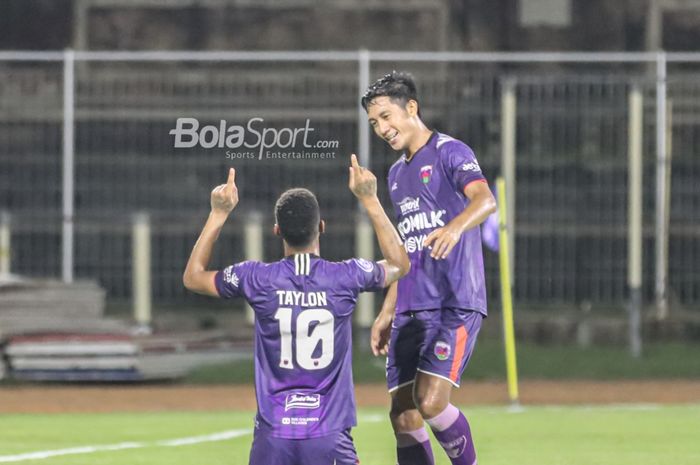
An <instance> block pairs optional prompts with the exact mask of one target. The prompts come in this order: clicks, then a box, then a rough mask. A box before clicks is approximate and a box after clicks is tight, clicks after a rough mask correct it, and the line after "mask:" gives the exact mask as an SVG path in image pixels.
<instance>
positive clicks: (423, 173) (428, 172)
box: [420, 165, 433, 184]
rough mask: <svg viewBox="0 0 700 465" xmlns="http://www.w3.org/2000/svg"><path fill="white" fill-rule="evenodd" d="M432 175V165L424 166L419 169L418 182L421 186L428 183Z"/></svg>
mask: <svg viewBox="0 0 700 465" xmlns="http://www.w3.org/2000/svg"><path fill="white" fill-rule="evenodd" d="M432 175H433V165H425V166H421V168H420V180H421V181H422V182H423V184H428V183H429V182H430V177H431V176H432Z"/></svg>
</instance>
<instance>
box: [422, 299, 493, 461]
mask: <svg viewBox="0 0 700 465" xmlns="http://www.w3.org/2000/svg"><path fill="white" fill-rule="evenodd" d="M482 319H483V316H482V315H481V314H480V313H478V312H470V311H463V310H458V309H443V311H442V326H441V328H440V330H439V331H438V332H437V334H436V335H435V337H434V338H433V339H432V341H431V343H430V345H429V346H428V350H426V351H424V352H423V354H422V356H421V360H420V362H419V365H418V375H417V376H416V381H415V386H414V392H413V395H414V400H415V404H416V406H417V407H418V410H419V411H420V413H421V415H422V416H423V418H424V419H425V420H426V422H427V423H428V425H430V428H431V429H432V430H433V433H434V434H435V437H436V438H437V440H438V442H439V443H440V445H442V447H443V449H445V452H446V453H447V455H448V457H449V458H450V460H451V462H452V463H453V464H454V465H474V464H476V452H475V449H474V442H473V440H472V435H471V428H470V426H469V422H468V421H467V419H466V417H465V416H464V414H463V413H462V412H460V411H459V409H458V408H457V407H455V406H454V405H452V404H451V403H450V394H451V392H452V388H453V387H459V380H460V378H461V376H462V372H463V371H464V369H465V368H466V366H467V363H468V362H469V358H470V357H471V354H472V352H473V350H474V346H475V343H476V336H477V334H478V333H479V329H480V328H481V321H482Z"/></svg>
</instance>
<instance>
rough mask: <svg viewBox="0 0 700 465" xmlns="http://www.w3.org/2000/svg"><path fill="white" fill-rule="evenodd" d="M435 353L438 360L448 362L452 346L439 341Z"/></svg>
mask: <svg viewBox="0 0 700 465" xmlns="http://www.w3.org/2000/svg"><path fill="white" fill-rule="evenodd" d="M434 353H435V356H436V357H437V359H438V360H447V359H448V358H450V345H449V344H448V343H447V342H445V341H438V342H437V344H435V350H434Z"/></svg>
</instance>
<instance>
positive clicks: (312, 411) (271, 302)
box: [215, 254, 384, 439]
mask: <svg viewBox="0 0 700 465" xmlns="http://www.w3.org/2000/svg"><path fill="white" fill-rule="evenodd" d="M215 282H216V289H217V291H218V292H219V295H220V296H221V297H223V298H232V297H244V298H245V299H246V300H247V301H248V303H250V305H251V306H252V307H253V309H254V310H255V394H256V397H257V403H258V414H257V418H256V427H258V428H261V429H264V430H266V431H269V432H270V434H272V435H273V436H274V437H279V438H286V439H304V438H314V437H319V436H325V435H328V434H331V433H333V432H337V431H341V430H345V429H347V428H351V427H353V426H355V425H356V423H357V421H356V418H355V394H354V389H353V382H352V334H351V332H352V312H353V310H354V308H355V302H356V301H357V296H358V294H359V293H360V292H363V291H373V290H379V289H382V288H383V286H384V268H383V267H382V266H381V265H379V264H377V263H376V262H370V261H367V260H362V259H352V260H347V261H344V262H328V261H326V260H323V259H321V258H319V257H317V256H315V255H311V254H297V255H292V256H289V257H286V258H285V259H283V260H280V261H278V262H275V263H261V262H255V261H246V262H242V263H238V264H235V265H232V266H229V267H228V268H226V269H224V270H222V271H219V272H218V273H217V274H216V278H215Z"/></svg>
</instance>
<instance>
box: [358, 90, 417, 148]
mask: <svg viewBox="0 0 700 465" xmlns="http://www.w3.org/2000/svg"><path fill="white" fill-rule="evenodd" d="M367 119H368V120H369V124H370V125H371V126H372V128H373V129H374V133H375V134H376V135H377V136H379V137H381V138H382V139H384V140H385V141H386V142H387V143H388V144H389V145H390V146H391V148H392V149H394V150H397V151H398V150H406V149H407V148H408V147H409V145H410V144H409V142H410V139H411V137H412V135H413V133H414V130H415V128H414V126H415V125H414V124H413V121H412V115H411V114H410V113H409V110H407V109H406V108H405V107H403V106H402V105H400V104H396V103H394V102H392V100H391V99H390V98H389V97H377V98H375V99H373V100H372V101H371V102H370V104H369V105H368V106H367Z"/></svg>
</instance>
